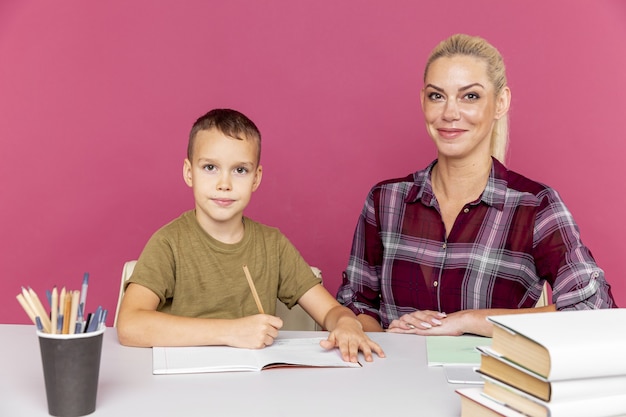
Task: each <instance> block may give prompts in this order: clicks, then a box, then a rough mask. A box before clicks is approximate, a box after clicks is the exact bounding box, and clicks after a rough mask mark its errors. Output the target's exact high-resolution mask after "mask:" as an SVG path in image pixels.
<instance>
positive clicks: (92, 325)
mask: <svg viewBox="0 0 626 417" xmlns="http://www.w3.org/2000/svg"><path fill="white" fill-rule="evenodd" d="M101 315H102V307H101V306H98V308H97V309H96V312H95V313H93V315H92V316H91V321H90V322H89V327H88V328H87V332H88V333H89V332H94V331H96V330H98V326H99V325H100V316H101Z"/></svg>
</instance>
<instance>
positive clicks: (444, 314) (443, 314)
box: [437, 313, 447, 317]
mask: <svg viewBox="0 0 626 417" xmlns="http://www.w3.org/2000/svg"><path fill="white" fill-rule="evenodd" d="M437 315H438V316H439V317H447V316H446V313H437Z"/></svg>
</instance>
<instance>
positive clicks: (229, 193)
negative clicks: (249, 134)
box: [183, 129, 262, 234]
mask: <svg viewBox="0 0 626 417" xmlns="http://www.w3.org/2000/svg"><path fill="white" fill-rule="evenodd" d="M192 158H193V160H192V161H190V160H189V159H185V163H184V166H183V177H184V179H185V182H186V183H187V185H188V186H190V187H191V188H192V189H193V196H194V199H195V203H196V217H197V219H198V223H200V226H202V228H203V229H204V230H205V231H207V232H208V233H209V234H213V233H212V232H217V231H224V228H228V227H232V228H239V227H240V226H241V218H242V216H243V210H244V209H245V208H246V206H247V205H248V202H249V201H250V197H251V196H252V193H253V192H254V191H256V189H257V188H258V187H259V184H260V183H261V176H262V175H261V174H262V167H261V166H260V165H257V144H256V142H255V141H254V140H252V139H249V140H239V139H234V138H231V137H228V136H225V135H224V134H223V133H222V132H220V131H219V130H217V129H210V130H201V131H199V132H198V133H197V136H196V142H195V145H194V149H193V157H192Z"/></svg>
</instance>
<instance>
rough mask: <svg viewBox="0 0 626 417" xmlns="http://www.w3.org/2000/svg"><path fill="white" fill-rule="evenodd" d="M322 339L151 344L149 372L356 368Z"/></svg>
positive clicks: (355, 364) (356, 364) (156, 373)
mask: <svg viewBox="0 0 626 417" xmlns="http://www.w3.org/2000/svg"><path fill="white" fill-rule="evenodd" d="M321 340H323V339H322V338H301V339H277V340H275V341H274V343H273V344H272V345H271V346H268V347H266V348H263V349H242V348H235V347H230V346H194V347H154V348H152V373H153V374H155V375H159V374H186V373H205V372H237V371H260V370H262V369H263V368H264V367H272V366H310V367H345V368H356V367H360V366H361V364H360V363H351V362H344V361H343V360H342V359H341V356H340V354H339V350H338V349H332V350H325V349H323V348H322V347H321V346H320V344H319V343H320V341H321Z"/></svg>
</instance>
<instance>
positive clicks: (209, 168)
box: [202, 164, 215, 171]
mask: <svg viewBox="0 0 626 417" xmlns="http://www.w3.org/2000/svg"><path fill="white" fill-rule="evenodd" d="M202 169H204V170H205V171H215V165H213V164H206V165H204V166H203V167H202Z"/></svg>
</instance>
